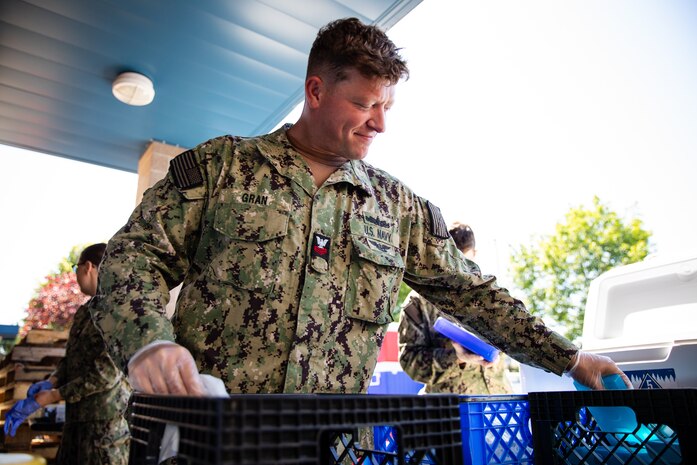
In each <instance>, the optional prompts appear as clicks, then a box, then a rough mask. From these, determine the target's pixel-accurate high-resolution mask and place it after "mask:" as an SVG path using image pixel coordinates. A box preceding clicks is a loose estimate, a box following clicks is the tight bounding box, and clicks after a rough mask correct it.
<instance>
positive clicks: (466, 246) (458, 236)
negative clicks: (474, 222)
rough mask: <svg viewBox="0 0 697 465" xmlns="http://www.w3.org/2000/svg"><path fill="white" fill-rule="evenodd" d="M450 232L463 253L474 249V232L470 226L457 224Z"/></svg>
mask: <svg viewBox="0 0 697 465" xmlns="http://www.w3.org/2000/svg"><path fill="white" fill-rule="evenodd" d="M449 232H450V235H451V236H452V238H453V240H454V241H455V245H456V246H457V248H458V249H460V251H461V252H462V253H466V252H467V251H468V250H470V249H474V232H473V231H472V228H470V227H469V226H468V225H466V224H462V223H455V224H454V225H453V227H452V229H451V230H450V231H449Z"/></svg>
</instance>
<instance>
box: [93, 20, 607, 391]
mask: <svg viewBox="0 0 697 465" xmlns="http://www.w3.org/2000/svg"><path fill="white" fill-rule="evenodd" d="M407 75H408V70H407V67H406V63H405V62H404V60H403V59H402V58H401V57H400V56H399V53H398V49H397V48H396V47H395V45H394V44H393V43H392V42H391V41H390V40H389V39H388V38H387V36H386V35H385V34H384V33H383V32H382V31H380V30H379V29H378V28H376V27H373V26H366V25H364V24H362V23H361V22H360V21H359V20H357V19H355V18H352V19H346V20H338V21H335V22H332V23H330V24H329V25H327V26H325V27H324V28H322V29H321V30H320V32H319V34H318V36H317V39H316V40H315V42H314V44H313V47H312V50H311V52H310V56H309V61H308V71H307V77H306V81H305V106H304V109H303V113H302V116H301V117H300V119H299V120H298V122H297V123H296V124H295V125H293V126H290V125H287V126H285V127H283V128H281V129H279V130H277V131H276V132H274V133H271V134H268V135H264V136H260V137H254V138H247V139H245V138H240V137H233V136H223V137H219V138H216V139H212V140H210V141H208V142H206V143H204V144H202V145H200V146H198V147H195V148H193V149H191V150H189V151H187V152H184V153H182V154H181V155H179V156H178V157H176V158H175V159H174V160H173V161H172V163H171V164H170V170H169V173H168V174H167V176H166V177H165V179H163V180H162V181H160V182H159V183H158V184H156V185H155V186H154V187H153V188H151V189H150V190H148V191H147V192H146V193H145V195H144V196H143V200H142V203H141V204H140V205H139V206H138V207H137V208H136V209H135V211H134V212H133V214H132V215H131V217H130V219H129V220H128V222H127V223H126V225H125V226H124V227H123V228H122V229H121V230H120V231H119V232H117V233H116V235H115V236H114V237H113V238H112V239H111V240H110V241H109V245H108V248H107V253H106V256H105V259H104V262H103V264H102V266H101V269H100V276H99V283H100V289H99V291H98V295H97V297H96V298H95V299H93V300H92V304H91V311H92V313H93V317H94V318H95V321H96V322H97V325H98V326H99V328H100V329H101V330H102V332H103V333H104V335H105V336H106V338H107V339H108V342H109V347H110V349H111V351H112V354H113V357H114V358H115V360H116V361H117V362H118V363H120V364H121V365H122V366H123V367H124V368H126V369H127V370H128V373H129V379H130V380H131V383H132V385H133V387H134V389H136V390H139V391H143V392H154V393H173V394H193V395H200V394H203V392H204V389H203V386H202V384H201V380H200V377H199V371H200V372H202V373H207V374H211V375H213V376H217V377H219V378H221V379H222V380H223V381H224V382H225V384H226V386H227V388H228V390H229V391H230V392H231V393H282V392H285V393H300V392H333V393H357V392H365V390H366V388H367V386H368V382H369V380H370V378H371V375H372V372H373V368H374V366H375V363H376V358H377V353H378V349H379V347H380V344H381V342H382V338H383V335H384V332H385V329H386V326H387V324H388V323H389V322H390V321H391V316H390V311H391V310H392V308H393V306H394V305H395V302H396V297H397V293H398V290H399V285H400V282H401V281H402V279H404V280H405V281H406V282H407V283H408V284H409V285H410V286H411V287H412V288H413V289H415V290H417V291H418V292H419V293H420V294H421V295H423V296H424V297H426V298H428V299H429V300H430V301H431V302H433V303H434V304H436V305H438V307H439V308H440V309H442V310H443V311H445V312H448V313H450V314H451V315H453V316H454V317H455V318H457V319H458V320H460V321H462V322H463V323H464V324H468V325H471V326H472V327H473V328H476V330H477V331H478V332H479V333H480V334H482V335H483V336H484V337H485V338H487V339H488V340H490V341H491V342H492V343H494V344H496V345H498V346H499V347H500V348H501V349H503V350H505V351H506V352H507V353H508V354H510V355H511V356H513V357H515V358H517V359H518V360H520V361H521V362H524V363H532V364H534V365H535V366H539V367H542V368H544V369H547V370H550V371H553V372H555V373H558V374H561V373H562V372H563V371H564V370H566V369H568V368H569V367H570V366H572V365H573V364H574V362H575V361H576V360H579V362H581V361H582V360H581V357H577V356H575V354H576V353H577V351H578V348H577V347H575V346H574V345H573V344H572V343H571V342H569V341H567V340H566V339H564V338H563V337H561V336H560V335H558V334H556V333H554V332H553V331H551V330H549V329H548V328H547V327H546V326H545V325H544V324H543V322H542V321H540V320H539V319H537V318H535V317H533V316H531V315H530V314H529V313H528V312H527V311H526V310H525V308H524V307H523V305H522V303H521V302H519V301H518V300H516V299H514V298H512V297H511V296H510V295H509V294H508V293H507V292H506V291H505V290H502V289H500V288H498V287H497V286H496V284H495V280H494V278H491V277H486V278H485V277H482V276H481V275H479V274H478V273H476V272H472V271H471V269H470V267H469V265H468V264H467V263H466V262H465V261H464V260H463V259H462V256H461V254H460V252H459V251H458V250H457V248H456V247H455V244H454V243H453V241H452V240H451V239H450V236H449V235H448V231H447V228H446V227H445V224H444V222H443V218H442V216H441V214H440V212H439V210H438V208H437V207H435V206H434V205H433V204H431V203H430V202H428V201H426V200H424V199H422V198H420V197H418V196H417V195H415V194H414V193H413V192H412V191H411V190H410V189H409V188H407V187H406V186H405V185H403V184H402V183H401V182H399V181H398V180H396V179H395V178H393V177H392V176H390V175H389V174H387V173H386V172H384V171H382V170H379V169H377V168H374V167H372V166H371V165H369V164H367V163H365V162H364V161H363V158H365V156H366V155H367V153H368V149H369V147H370V144H371V142H372V140H373V139H374V138H375V136H377V135H378V134H380V133H382V132H384V130H385V116H386V112H387V111H388V110H389V108H390V107H391V106H392V103H393V100H394V89H395V85H396V84H397V82H399V80H400V79H402V78H404V77H406V76H407ZM179 283H183V286H182V289H181V291H180V294H179V298H178V301H177V307H176V310H175V314H174V316H173V318H172V320H171V321H170V320H169V319H168V318H167V317H166V315H165V305H166V303H167V300H168V296H169V290H170V289H172V288H173V287H175V286H177V285H178V284H179ZM570 362H572V363H570ZM615 372H619V370H618V369H617V367H616V365H615V364H614V363H613V362H612V361H610V360H609V359H607V358H603V359H597V360H596V362H593V361H592V360H590V359H588V358H587V357H583V361H582V363H579V364H578V367H576V369H575V373H576V377H579V375H580V377H581V378H580V379H582V381H583V382H584V383H586V384H588V385H590V386H593V387H596V386H599V385H600V384H599V383H600V380H599V375H600V374H608V373H615Z"/></svg>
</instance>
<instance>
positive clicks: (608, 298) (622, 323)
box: [583, 251, 697, 350]
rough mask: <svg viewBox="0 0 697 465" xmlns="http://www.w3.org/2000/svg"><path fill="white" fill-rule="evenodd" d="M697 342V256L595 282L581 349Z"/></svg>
mask: <svg viewBox="0 0 697 465" xmlns="http://www.w3.org/2000/svg"><path fill="white" fill-rule="evenodd" d="M691 339H697V251H695V252H693V253H689V254H686V255H683V256H681V257H660V256H657V257H653V258H648V259H646V260H644V261H642V262H639V263H633V264H631V265H625V266H621V267H617V268H614V269H612V270H610V271H608V272H606V273H603V274H602V275H600V276H598V277H597V278H596V279H594V280H593V281H592V282H591V285H590V288H589V291H588V299H587V302H586V312H585V318H584V324H583V348H584V349H587V350H599V349H608V348H616V347H631V346H635V345H645V344H657V343H665V344H671V343H673V342H674V341H677V340H691Z"/></svg>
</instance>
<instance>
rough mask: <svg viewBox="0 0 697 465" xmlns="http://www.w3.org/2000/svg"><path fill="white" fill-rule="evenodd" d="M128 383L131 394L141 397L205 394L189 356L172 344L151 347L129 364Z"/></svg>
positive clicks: (182, 348) (188, 353)
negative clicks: (132, 392)
mask: <svg viewBox="0 0 697 465" xmlns="http://www.w3.org/2000/svg"><path fill="white" fill-rule="evenodd" d="M128 380H129V381H130V383H131V386H133V389H134V390H136V391H139V392H143V393H145V394H175V395H191V396H203V395H205V393H206V390H205V388H204V386H203V382H202V381H201V376H200V375H199V373H198V368H197V367H196V362H194V358H193V357H192V356H191V353H190V352H189V351H188V350H186V349H185V348H184V347H182V346H180V345H177V344H174V343H172V344H163V345H156V346H153V347H152V348H151V349H148V350H146V351H145V352H143V353H141V354H139V355H138V356H137V358H135V359H133V360H131V362H129V364H128Z"/></svg>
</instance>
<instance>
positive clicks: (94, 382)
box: [36, 243, 131, 465]
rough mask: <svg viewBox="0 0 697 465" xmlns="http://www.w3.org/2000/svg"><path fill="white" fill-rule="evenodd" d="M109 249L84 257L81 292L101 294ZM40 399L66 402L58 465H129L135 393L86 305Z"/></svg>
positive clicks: (90, 250) (93, 249)
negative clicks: (129, 412) (100, 275)
mask: <svg viewBox="0 0 697 465" xmlns="http://www.w3.org/2000/svg"><path fill="white" fill-rule="evenodd" d="M105 249H106V244H103V243H100V244H93V245H90V246H89V247H86V248H85V249H84V250H83V251H82V253H81V254H80V259H79V260H78V264H77V266H76V268H75V275H76V277H77V282H78V284H79V285H80V290H81V291H82V292H83V293H84V294H87V295H89V296H94V294H95V293H96V291H97V269H98V267H99V262H100V261H101V260H102V257H103V255H104V250H105ZM49 383H50V384H48V385H46V384H44V385H43V386H42V388H43V389H41V390H40V391H39V392H38V393H37V394H36V401H37V402H38V403H39V404H40V405H43V406H45V405H48V404H53V403H56V402H59V401H60V400H61V399H65V424H64V426H63V434H62V436H61V443H60V447H59V449H58V455H57V457H56V464H57V465H75V464H80V465H126V464H128V447H129V442H130V433H129V430H128V423H127V422H126V419H125V418H124V414H125V411H126V407H127V405H128V398H129V396H130V395H131V389H130V386H129V385H128V382H127V380H126V379H125V377H124V375H123V372H122V371H121V370H120V369H119V368H117V367H116V365H115V364H114V362H113V361H112V359H111V358H110V357H109V354H108V351H107V349H106V346H105V343H104V339H102V336H101V335H100V333H99V331H97V328H95V326H94V323H93V322H92V319H91V318H90V313H89V311H88V310H87V307H86V305H83V306H81V307H80V308H79V309H78V311H77V312H76V313H75V316H74V319H73V324H72V327H71V328H70V335H69V337H68V343H67V345H66V349H65V357H64V358H63V359H62V360H61V361H60V363H59V365H58V368H57V369H56V371H55V372H54V373H53V374H52V375H51V378H50V379H49Z"/></svg>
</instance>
